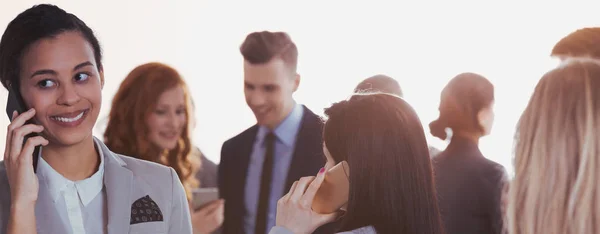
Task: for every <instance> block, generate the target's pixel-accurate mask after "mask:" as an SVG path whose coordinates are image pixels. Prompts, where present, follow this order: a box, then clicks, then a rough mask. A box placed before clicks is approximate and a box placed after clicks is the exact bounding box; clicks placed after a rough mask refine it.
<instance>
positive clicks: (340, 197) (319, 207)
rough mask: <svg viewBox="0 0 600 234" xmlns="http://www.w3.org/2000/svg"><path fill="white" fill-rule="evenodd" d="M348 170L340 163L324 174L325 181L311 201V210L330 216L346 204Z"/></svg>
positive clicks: (346, 164)
mask: <svg viewBox="0 0 600 234" xmlns="http://www.w3.org/2000/svg"><path fill="white" fill-rule="evenodd" d="M349 172H350V168H349V167H348V163H347V162H346V161H342V162H340V163H338V164H337V165H335V166H334V167H332V168H331V169H329V170H328V171H327V172H325V180H324V181H323V183H322V184H321V187H319V190H317V194H315V197H314V199H313V203H312V210H313V211H315V212H317V213H320V214H331V213H334V212H336V211H338V210H340V209H342V208H343V207H344V205H346V204H347V203H348V193H349V191H350V180H349V179H348V178H349V175H350V174H349Z"/></svg>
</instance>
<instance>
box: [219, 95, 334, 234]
mask: <svg viewBox="0 0 600 234" xmlns="http://www.w3.org/2000/svg"><path fill="white" fill-rule="evenodd" d="M303 108H304V114H303V116H302V122H301V126H300V129H299V131H298V135H297V138H296V146H295V151H294V153H293V156H292V162H291V165H290V169H289V172H288V175H287V182H286V186H285V191H284V194H285V193H287V192H288V190H289V189H290V188H291V186H292V184H293V183H294V181H296V180H298V179H300V178H301V177H304V176H314V175H316V174H317V173H318V172H319V170H320V169H321V168H322V167H323V166H324V165H325V156H324V155H323V140H322V132H323V122H322V120H321V118H319V116H317V115H316V114H314V113H313V112H312V111H310V110H309V109H308V108H306V107H304V106H303ZM257 132H258V125H254V126H252V127H251V128H249V129H247V130H245V131H244V132H242V133H240V134H239V135H237V136H235V137H233V138H231V139H229V140H228V141H226V142H225V143H223V147H222V149H221V162H220V163H219V174H218V181H219V193H220V196H221V197H222V198H223V199H225V221H224V223H223V234H244V223H243V222H244V215H245V208H244V207H246V206H245V204H244V196H245V194H244V192H245V191H244V190H245V185H246V174H247V171H248V162H249V160H250V154H251V153H252V147H253V144H254V140H255V138H256V134H257ZM257 203H258V201H257ZM315 233H319V230H317V232H315ZM330 233H331V232H330Z"/></svg>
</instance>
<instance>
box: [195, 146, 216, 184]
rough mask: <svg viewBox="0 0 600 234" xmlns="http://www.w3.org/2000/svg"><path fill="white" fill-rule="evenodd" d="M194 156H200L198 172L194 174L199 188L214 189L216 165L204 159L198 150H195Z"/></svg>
mask: <svg viewBox="0 0 600 234" xmlns="http://www.w3.org/2000/svg"><path fill="white" fill-rule="evenodd" d="M195 151H196V155H199V156H200V160H201V162H202V163H201V165H200V170H198V172H197V173H196V179H198V181H200V188H216V187H217V186H218V184H217V164H215V163H214V162H213V161H210V159H208V158H206V156H204V154H203V153H202V152H201V151H200V149H198V148H196V150H195Z"/></svg>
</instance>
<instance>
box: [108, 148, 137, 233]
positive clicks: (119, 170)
mask: <svg viewBox="0 0 600 234" xmlns="http://www.w3.org/2000/svg"><path fill="white" fill-rule="evenodd" d="M100 145H101V148H102V149H101V150H102V152H103V153H104V159H105V161H104V162H105V165H104V186H105V187H106V201H107V206H108V233H111V234H112V233H114V234H118V233H129V223H130V218H131V203H132V201H131V194H132V190H133V173H132V172H131V170H129V169H127V167H125V166H126V164H125V162H123V160H121V159H120V158H118V156H117V155H115V154H113V153H112V152H111V151H110V150H108V148H106V146H105V145H103V144H100Z"/></svg>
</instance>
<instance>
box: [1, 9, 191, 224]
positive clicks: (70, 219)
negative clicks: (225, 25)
mask: <svg viewBox="0 0 600 234" xmlns="http://www.w3.org/2000/svg"><path fill="white" fill-rule="evenodd" d="M0 79H1V81H2V84H3V85H4V87H13V88H14V87H17V88H16V89H15V90H17V91H18V92H19V93H20V95H19V96H21V97H22V99H23V104H24V106H26V107H28V108H27V111H26V112H24V113H16V112H15V113H13V116H12V118H11V119H12V122H11V124H10V125H9V126H8V132H7V138H6V139H7V141H6V143H5V151H4V152H5V153H4V163H3V165H2V166H0V233H2V234H3V233H9V234H17V233H18V234H32V233H73V234H76V233H88V234H89V233H115V234H117V233H118V234H121V233H147V232H152V233H173V234H175V233H177V234H179V233H192V230H191V223H190V214H189V208H188V204H187V199H186V195H185V191H184V189H183V186H182V184H181V182H180V180H179V178H178V177H177V173H176V172H175V170H173V169H172V168H169V167H166V166H162V165H159V164H155V163H150V162H147V161H143V160H139V159H134V158H131V157H127V156H122V155H118V154H115V153H113V152H111V151H110V150H109V149H108V148H107V147H106V146H105V145H104V144H103V143H102V142H101V141H100V140H98V139H96V138H94V137H93V136H92V128H93V126H94V124H95V123H96V119H97V117H98V114H99V111H100V106H101V100H102V92H101V91H102V86H103V83H104V77H103V68H102V55H101V49H100V45H99V43H98V40H97V39H96V37H95V36H94V33H93V31H92V30H91V29H90V28H89V27H88V26H86V24H85V23H84V22H83V21H81V20H80V19H79V18H77V17H76V16H75V15H73V14H70V13H67V12H65V11H64V10H62V9H60V8H58V7H56V6H53V5H45V4H44V5H37V6H34V7H32V8H30V9H28V10H26V11H24V12H23V13H21V14H19V15H18V16H17V17H16V18H15V19H14V20H12V21H11V22H10V23H9V25H8V26H7V28H6V31H5V32H4V34H3V36H2V39H1V41H0ZM27 121H32V123H31V124H27V123H26V122H27ZM31 133H37V134H39V136H35V137H31V138H28V140H27V141H26V143H25V144H23V140H24V136H26V135H28V134H31ZM35 146H42V147H41V151H40V154H39V155H34V157H39V162H38V165H37V167H36V168H35V169H36V170H34V168H33V166H32V153H33V151H34V147H35Z"/></svg>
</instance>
